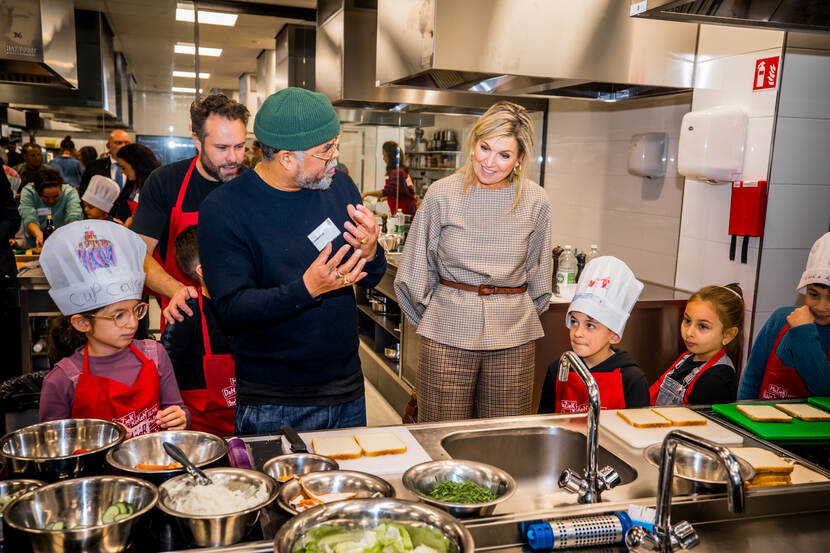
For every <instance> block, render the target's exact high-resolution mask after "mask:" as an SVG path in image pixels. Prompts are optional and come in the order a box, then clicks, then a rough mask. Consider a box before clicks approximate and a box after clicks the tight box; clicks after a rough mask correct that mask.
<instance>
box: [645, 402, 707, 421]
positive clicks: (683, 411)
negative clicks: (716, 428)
mask: <svg viewBox="0 0 830 553" xmlns="http://www.w3.org/2000/svg"><path fill="white" fill-rule="evenodd" d="M651 410H652V411H654V412H655V413H657V414H658V415H660V416H661V417H663V418H665V419H668V420H669V422H671V423H672V426H690V425H703V424H706V417H704V416H702V415H698V414H697V413H695V412H694V411H692V410H691V409H689V408H687V407H652V408H651Z"/></svg>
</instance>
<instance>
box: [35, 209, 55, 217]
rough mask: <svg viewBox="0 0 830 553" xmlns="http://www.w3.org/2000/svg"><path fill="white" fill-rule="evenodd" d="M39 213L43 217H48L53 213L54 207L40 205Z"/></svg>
mask: <svg viewBox="0 0 830 553" xmlns="http://www.w3.org/2000/svg"><path fill="white" fill-rule="evenodd" d="M37 214H38V215H40V216H41V217H46V216H47V215H51V214H52V208H51V207H39V208H37Z"/></svg>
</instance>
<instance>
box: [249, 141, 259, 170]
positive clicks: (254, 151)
mask: <svg viewBox="0 0 830 553" xmlns="http://www.w3.org/2000/svg"><path fill="white" fill-rule="evenodd" d="M260 161H262V144H261V143H260V142H259V140H254V143H253V144H252V145H251V167H256V164H257V163H259V162H260Z"/></svg>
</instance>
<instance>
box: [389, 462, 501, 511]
mask: <svg viewBox="0 0 830 553" xmlns="http://www.w3.org/2000/svg"><path fill="white" fill-rule="evenodd" d="M465 480H470V481H472V482H474V483H476V484H478V485H479V486H481V487H483V488H486V489H488V490H490V491H491V492H492V493H493V494H494V495H495V496H496V499H495V500H493V501H488V502H486V503H451V502H448V501H440V500H438V499H433V498H432V497H430V496H429V494H430V492H432V490H433V489H435V487H436V486H437V485H438V484H440V483H442V482H447V481H452V482H458V483H459V484H460V483H463V482H464V481H465ZM403 485H404V486H405V487H406V489H408V490H409V491H411V492H413V493H415V494H416V495H417V496H418V499H420V500H421V501H424V502H425V503H429V504H430V505H435V506H436V507H440V508H441V509H444V510H446V511H449V513H450V514H451V515H453V516H456V517H471V516H484V515H489V514H491V513H492V512H493V511H494V510H495V509H496V507H497V506H498V504H499V503H501V502H503V501H505V500H507V499H508V498H510V496H512V495H513V494H514V493H515V491H516V481H515V480H514V479H513V477H512V476H510V475H509V474H508V473H507V472H505V471H503V470H502V469H500V468H498V467H494V466H493V465H487V464H485V463H478V462H475V461H462V460H456V459H446V460H440V461H429V462H426V463H421V464H420V465H415V466H414V467H412V468H410V469H409V470H408V471H406V472H405V473H404V475H403Z"/></svg>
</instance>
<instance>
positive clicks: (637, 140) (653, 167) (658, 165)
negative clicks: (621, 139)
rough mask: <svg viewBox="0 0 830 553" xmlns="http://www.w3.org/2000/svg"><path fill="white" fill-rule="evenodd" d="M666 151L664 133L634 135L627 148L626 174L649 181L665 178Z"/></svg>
mask: <svg viewBox="0 0 830 553" xmlns="http://www.w3.org/2000/svg"><path fill="white" fill-rule="evenodd" d="M668 150H669V140H668V137H667V136H666V133H664V132H650V133H645V134H635V135H634V136H632V137H631V142H630V144H629V147H628V172H629V173H631V174H632V175H637V176H638V177H646V178H649V179H653V178H657V177H665V176H666V156H667V155H668Z"/></svg>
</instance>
